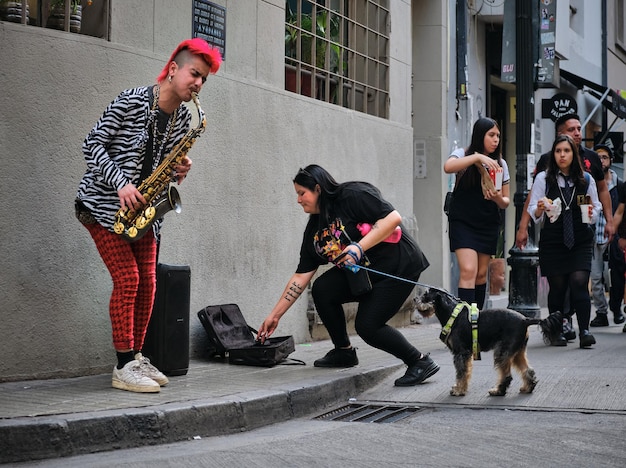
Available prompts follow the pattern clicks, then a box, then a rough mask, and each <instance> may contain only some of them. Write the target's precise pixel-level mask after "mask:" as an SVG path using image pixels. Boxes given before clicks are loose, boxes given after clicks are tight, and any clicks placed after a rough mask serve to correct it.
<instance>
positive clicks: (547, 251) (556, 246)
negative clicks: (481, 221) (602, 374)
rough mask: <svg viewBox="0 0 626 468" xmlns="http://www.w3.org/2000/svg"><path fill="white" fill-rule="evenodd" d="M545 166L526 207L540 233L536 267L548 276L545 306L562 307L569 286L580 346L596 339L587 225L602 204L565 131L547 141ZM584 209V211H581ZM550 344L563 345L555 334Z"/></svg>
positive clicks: (556, 309)
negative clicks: (591, 325)
mask: <svg viewBox="0 0 626 468" xmlns="http://www.w3.org/2000/svg"><path fill="white" fill-rule="evenodd" d="M551 155H552V157H551V158H550V159H549V161H548V166H547V168H546V170H545V171H542V172H540V173H539V174H537V177H536V178H535V181H534V183H533V186H532V189H531V193H530V202H529V204H528V213H529V214H530V216H531V217H532V219H533V221H534V222H535V223H538V224H539V225H541V226H542V228H541V234H540V236H539V267H540V269H541V275H542V276H545V277H546V278H547V280H548V285H549V287H550V290H549V292H548V310H549V312H550V313H551V314H553V313H556V312H560V313H564V304H565V296H566V294H567V292H568V288H569V303H570V308H569V311H567V312H566V313H568V314H574V313H576V318H577V321H578V329H579V337H580V347H581V348H589V347H590V346H592V345H594V344H595V343H596V340H595V338H594V337H593V335H592V334H591V333H590V332H589V322H590V318H591V300H590V297H589V289H588V284H589V274H590V272H591V257H592V251H593V228H592V225H593V224H594V223H595V221H596V220H597V218H598V215H599V213H600V211H601V210H602V204H601V203H600V201H599V199H598V191H597V187H596V183H595V180H594V179H593V177H590V176H589V174H588V173H586V172H585V171H584V169H583V167H582V163H581V160H580V158H579V156H578V148H577V145H576V143H575V142H574V140H573V139H572V138H571V137H569V136H568V135H559V136H557V138H556V139H555V140H554V143H553V145H552V152H551ZM583 211H584V213H583ZM550 345H551V346H566V345H567V339H566V338H565V337H564V336H563V335H562V334H560V335H559V336H558V337H556V338H554V339H551V340H550Z"/></svg>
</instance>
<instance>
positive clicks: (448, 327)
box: [439, 302, 470, 343]
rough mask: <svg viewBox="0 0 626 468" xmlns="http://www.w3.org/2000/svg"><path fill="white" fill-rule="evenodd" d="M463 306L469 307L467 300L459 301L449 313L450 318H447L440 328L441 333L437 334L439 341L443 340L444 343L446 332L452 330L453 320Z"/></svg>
mask: <svg viewBox="0 0 626 468" xmlns="http://www.w3.org/2000/svg"><path fill="white" fill-rule="evenodd" d="M465 307H467V308H468V309H469V307H470V305H469V304H468V303H467V302H459V303H458V304H457V305H456V306H455V307H454V310H453V311H452V314H451V315H450V318H449V319H448V321H447V322H446V324H445V325H444V326H443V328H442V329H441V333H440V334H439V339H440V340H441V341H443V342H444V343H446V342H447V341H448V334H449V333H450V330H452V325H454V321H455V320H456V318H457V317H458V315H459V314H460V313H461V311H462V310H463V309H464V308H465Z"/></svg>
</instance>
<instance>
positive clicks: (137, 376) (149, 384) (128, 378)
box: [112, 360, 161, 393]
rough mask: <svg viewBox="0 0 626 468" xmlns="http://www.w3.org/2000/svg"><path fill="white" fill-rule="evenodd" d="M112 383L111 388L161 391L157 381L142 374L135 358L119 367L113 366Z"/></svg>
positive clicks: (145, 391)
mask: <svg viewBox="0 0 626 468" xmlns="http://www.w3.org/2000/svg"><path fill="white" fill-rule="evenodd" d="M112 385H113V388H119V389H120V390H128V391H129V392H138V393H156V392H159V391H161V387H160V386H159V384H158V383H156V382H155V381H154V380H152V379H151V378H149V377H146V376H145V375H144V374H143V372H142V370H141V365H140V364H139V361H137V360H135V361H130V362H129V363H127V364H126V365H125V366H124V367H122V368H121V369H118V368H117V366H114V367H113V380H112Z"/></svg>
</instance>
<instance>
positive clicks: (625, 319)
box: [613, 312, 626, 325]
mask: <svg viewBox="0 0 626 468" xmlns="http://www.w3.org/2000/svg"><path fill="white" fill-rule="evenodd" d="M613 321H614V322H615V325H619V324H620V323H624V322H626V317H624V314H622V313H621V312H618V313H616V314H613Z"/></svg>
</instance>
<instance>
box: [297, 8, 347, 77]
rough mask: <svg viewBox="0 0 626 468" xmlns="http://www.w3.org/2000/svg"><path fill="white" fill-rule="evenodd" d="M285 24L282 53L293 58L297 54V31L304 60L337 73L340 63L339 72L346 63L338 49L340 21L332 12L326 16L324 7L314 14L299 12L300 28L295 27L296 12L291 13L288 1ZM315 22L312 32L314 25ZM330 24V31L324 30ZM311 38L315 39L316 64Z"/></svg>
mask: <svg viewBox="0 0 626 468" xmlns="http://www.w3.org/2000/svg"><path fill="white" fill-rule="evenodd" d="M285 22H286V25H285V55H286V56H287V57H290V58H292V59H297V57H298V33H300V43H301V48H302V50H301V55H300V60H301V61H302V62H303V63H308V64H311V65H315V66H316V67H317V68H320V69H324V70H328V71H330V72H332V73H338V72H339V64H340V63H341V64H342V66H341V68H342V70H341V71H342V72H343V71H344V69H345V62H343V61H341V48H340V47H339V45H338V44H337V43H338V42H339V21H338V19H337V18H336V17H335V16H333V15H331V17H330V20H329V18H328V11H327V10H319V11H318V12H317V13H316V15H315V21H314V18H313V17H312V14H310V13H309V14H306V13H302V14H301V15H300V28H298V27H297V24H298V15H297V14H296V13H294V12H293V10H292V9H291V7H290V6H289V4H287V5H286V21H285ZM314 25H315V33H313V29H314V28H313V26H314ZM327 25H329V30H327ZM313 40H315V63H314V62H313V60H312V57H311V53H312V50H313ZM329 47H330V66H329V67H328V68H327V67H326V50H327V49H328V48H329Z"/></svg>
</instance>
